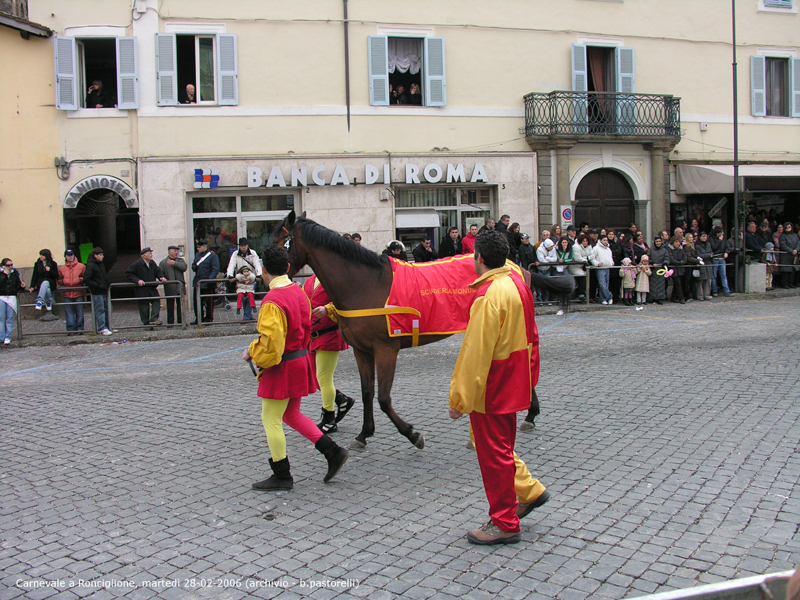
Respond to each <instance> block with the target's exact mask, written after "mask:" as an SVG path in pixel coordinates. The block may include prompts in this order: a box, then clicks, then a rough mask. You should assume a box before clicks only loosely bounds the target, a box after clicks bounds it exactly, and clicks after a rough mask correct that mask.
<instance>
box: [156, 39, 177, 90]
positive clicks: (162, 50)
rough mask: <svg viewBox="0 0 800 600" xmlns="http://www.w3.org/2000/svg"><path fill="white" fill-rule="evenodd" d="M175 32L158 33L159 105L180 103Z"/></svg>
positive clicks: (157, 73) (157, 88)
mask: <svg viewBox="0 0 800 600" xmlns="http://www.w3.org/2000/svg"><path fill="white" fill-rule="evenodd" d="M176 54H177V52H176V50H175V34H174V33H157V34H156V91H157V94H156V97H157V101H158V105H159V106H176V105H177V104H178V67H177V64H176V58H177V57H176Z"/></svg>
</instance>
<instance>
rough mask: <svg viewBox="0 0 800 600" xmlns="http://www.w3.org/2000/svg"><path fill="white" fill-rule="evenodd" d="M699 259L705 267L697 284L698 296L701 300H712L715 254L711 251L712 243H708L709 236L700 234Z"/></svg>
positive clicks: (697, 246) (697, 244)
mask: <svg viewBox="0 0 800 600" xmlns="http://www.w3.org/2000/svg"><path fill="white" fill-rule="evenodd" d="M695 249H696V250H697V257H698V259H699V260H700V262H701V264H702V265H703V266H701V267H700V269H699V271H700V280H699V281H698V282H697V291H698V294H697V295H698V296H699V297H700V299H701V300H712V296H711V278H712V277H713V276H714V269H713V266H712V262H713V258H714V252H713V250H711V243H710V242H709V241H708V234H707V233H706V232H705V231H701V232H700V240H699V241H698V242H697V243H695Z"/></svg>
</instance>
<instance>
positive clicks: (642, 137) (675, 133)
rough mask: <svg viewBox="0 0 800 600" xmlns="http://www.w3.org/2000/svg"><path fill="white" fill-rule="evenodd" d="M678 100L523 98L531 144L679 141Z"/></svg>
mask: <svg viewBox="0 0 800 600" xmlns="http://www.w3.org/2000/svg"><path fill="white" fill-rule="evenodd" d="M680 104H681V101H680V98H675V97H673V96H657V95H653V94H620V93H612V92H561V91H556V92H550V93H549V94H538V93H533V94H528V95H526V96H525V128H524V130H521V133H524V134H525V137H526V138H528V142H529V143H530V144H531V145H534V144H537V145H538V144H541V143H542V142H555V141H558V140H559V139H564V140H567V139H568V140H571V141H574V142H611V141H613V142H627V143H652V142H666V143H668V144H670V145H674V144H677V143H678V142H679V141H680V137H681V107H680Z"/></svg>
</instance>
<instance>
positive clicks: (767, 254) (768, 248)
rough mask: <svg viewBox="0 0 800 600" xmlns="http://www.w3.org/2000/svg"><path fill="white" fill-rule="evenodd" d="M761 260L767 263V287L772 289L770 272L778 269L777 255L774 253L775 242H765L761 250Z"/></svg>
mask: <svg viewBox="0 0 800 600" xmlns="http://www.w3.org/2000/svg"><path fill="white" fill-rule="evenodd" d="M761 262H763V263H766V264H767V289H768V290H771V289H772V274H773V273H775V272H776V271H777V270H778V255H777V254H776V253H775V244H773V243H772V242H767V243H766V244H764V249H763V250H762V251H761Z"/></svg>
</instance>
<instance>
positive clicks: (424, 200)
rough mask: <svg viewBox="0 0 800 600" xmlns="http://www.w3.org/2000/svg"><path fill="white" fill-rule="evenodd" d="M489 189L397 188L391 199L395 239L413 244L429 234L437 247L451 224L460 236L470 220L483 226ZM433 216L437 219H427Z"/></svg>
mask: <svg viewBox="0 0 800 600" xmlns="http://www.w3.org/2000/svg"><path fill="white" fill-rule="evenodd" d="M493 192H494V188H493V187H479V188H453V187H418V186H414V187H411V188H399V189H398V190H397V196H396V198H395V218H396V220H397V225H398V227H397V232H396V233H397V239H399V240H401V241H403V242H404V243H406V245H407V246H408V245H412V246H413V245H414V242H418V241H419V240H422V239H423V238H424V237H425V236H430V237H431V238H433V246H434V248H435V249H438V248H439V245H440V243H441V240H442V239H443V238H444V237H445V236H446V235H447V231H448V230H449V229H450V228H451V227H458V230H459V231H460V233H461V235H462V236H464V235H465V234H466V233H467V232H468V231H469V226H470V225H472V224H473V223H474V224H477V225H478V226H479V227H480V226H482V225H483V220H484V218H485V217H487V216H489V215H490V214H491V212H492V198H493ZM434 215H435V217H438V218H434V219H433V221H431V220H430V217H431V216H434ZM436 223H438V224H436Z"/></svg>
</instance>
